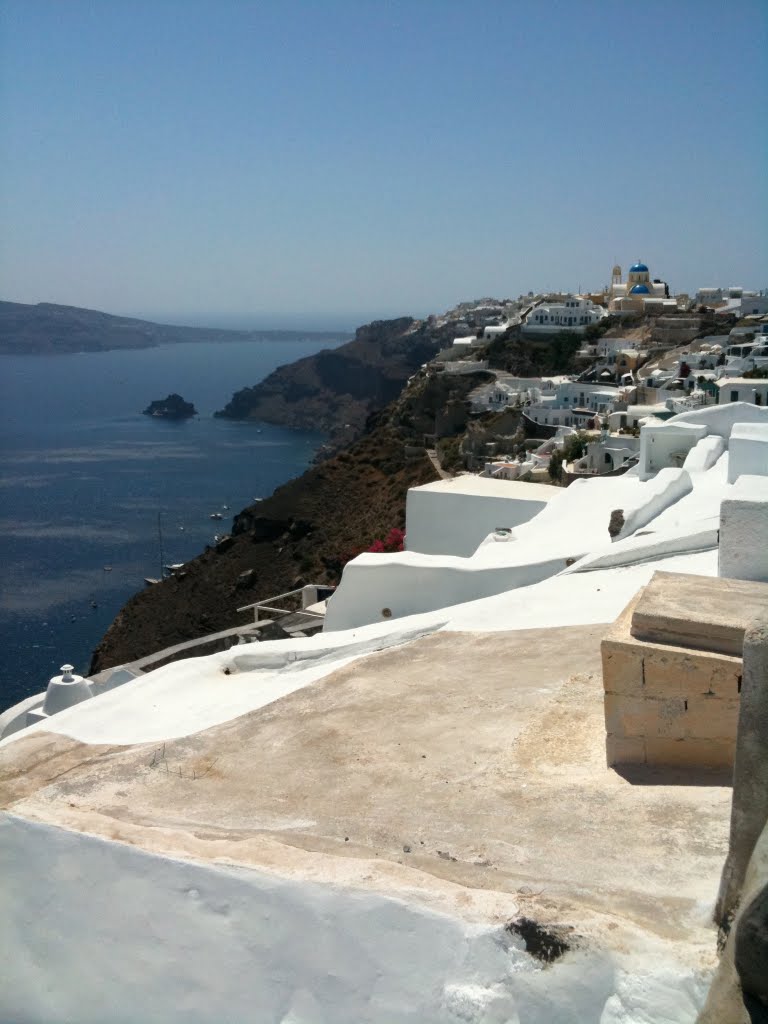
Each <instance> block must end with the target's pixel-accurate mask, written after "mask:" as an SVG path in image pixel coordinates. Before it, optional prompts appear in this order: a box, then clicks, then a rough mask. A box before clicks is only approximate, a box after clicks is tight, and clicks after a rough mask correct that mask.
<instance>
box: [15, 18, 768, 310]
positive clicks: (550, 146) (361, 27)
mask: <svg viewBox="0 0 768 1024" xmlns="http://www.w3.org/2000/svg"><path fill="white" fill-rule="evenodd" d="M0 12H1V13H0V47H1V52H0V65H1V67H2V71H1V72H0V74H1V75H2V80H1V81H0V85H1V92H0V160H1V161H2V163H1V166H0V191H1V193H2V205H1V207H0V217H1V218H2V229H1V230H2V263H0V291H1V292H2V296H3V297H4V298H9V299H14V300H17V301H22V302H37V301H53V302H64V303H70V304H73V305H82V306H92V307H97V308H101V309H105V310H108V311H111V312H123V313H133V312H136V313H145V314H150V313H151V314H162V313H173V314H178V313H182V312H183V313H189V314H193V313H195V312H199V311H206V312H207V311H210V312H214V313H218V312H221V313H225V312H230V313H231V312H241V311H256V312H258V311H284V312H307V311H319V312H323V311H325V312H328V311H334V312H335V311H341V312H357V311H361V312H369V311H377V312H387V311H391V312H393V313H394V312H414V313H417V314H418V313H423V312H427V311H430V310H435V311H437V310H441V309H444V308H447V307H448V306H451V305H453V304H454V303H456V302H458V301H460V300H462V299H468V298H473V297H477V296H481V295H487V294H492V295H516V294H518V293H519V292H521V291H527V290H529V289H544V288H564V289H565V288H568V289H575V288H577V287H578V286H579V285H581V286H582V287H583V288H585V289H586V288H587V287H597V286H599V285H602V284H603V283H605V282H606V281H607V280H608V278H609V274H610V268H611V266H612V264H613V263H614V261H618V262H619V263H620V264H622V266H623V267H624V268H625V269H626V268H627V266H628V265H629V264H630V263H631V262H633V261H634V260H635V259H637V258H642V259H644V260H645V261H646V262H648V263H649V264H650V267H651V271H652V272H653V273H654V275H655V276H661V277H663V278H665V279H666V280H668V281H669V282H670V284H671V285H672V287H673V288H674V289H677V290H692V289H695V288H696V287H698V286H700V285H704V284H707V285H709V284H712V285H715V284H725V285H727V284H743V285H745V286H751V287H765V286H766V285H768V258H767V253H766V237H767V231H766V228H767V227H768V216H767V215H766V214H767V210H768V176H767V174H766V171H767V168H768V160H767V159H766V150H767V146H766V129H765V124H768V106H767V104H766V99H767V97H768V87H767V72H766V68H767V67H768V62H767V61H766V49H767V46H768V3H766V0H732V2H730V3H722V2H721V0H664V2H657V0H643V2H637V3H631V2H624V3H616V2H608V0H581V2H579V0H561V2H553V0H472V2H469V0H464V2H459V0H410V2H386V0H349V2H346V0H314V2H310V0H307V2H291V0H274V2H273V0H260V2H248V0H88V2H80V0H51V2H49V0H3V2H2V5H1V6H0Z"/></svg>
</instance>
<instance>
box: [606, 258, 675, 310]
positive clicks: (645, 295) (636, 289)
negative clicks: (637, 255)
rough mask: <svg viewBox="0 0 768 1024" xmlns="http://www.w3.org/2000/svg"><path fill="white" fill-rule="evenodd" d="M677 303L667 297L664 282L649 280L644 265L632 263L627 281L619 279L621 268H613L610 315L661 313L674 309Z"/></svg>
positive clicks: (648, 271) (667, 291)
mask: <svg viewBox="0 0 768 1024" xmlns="http://www.w3.org/2000/svg"><path fill="white" fill-rule="evenodd" d="M676 308H677V303H676V302H675V300H674V299H672V298H670V296H669V288H668V286H667V285H666V283H665V282H664V281H659V280H655V281H653V280H651V272H650V270H649V269H648V267H647V266H646V264H645V263H633V264H632V266H631V267H630V268H629V273H628V274H627V280H626V281H622V279H621V267H618V266H617V267H614V268H613V274H612V275H611V290H610V296H609V301H608V309H609V310H610V311H611V312H612V313H624V312H626V313H652V312H655V313H661V312H664V311H665V310H670V309H676Z"/></svg>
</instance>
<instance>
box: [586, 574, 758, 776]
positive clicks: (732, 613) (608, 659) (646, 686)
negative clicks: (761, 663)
mask: <svg viewBox="0 0 768 1024" xmlns="http://www.w3.org/2000/svg"><path fill="white" fill-rule="evenodd" d="M760 616H762V617H763V618H765V617H768V584H763V583H751V582H744V581H741V580H728V579H718V578H714V579H713V578H709V577H699V576H684V575H681V574H678V573H665V572H657V573H655V574H654V576H653V578H652V580H651V581H650V583H649V584H648V586H647V587H645V588H644V589H643V590H641V591H640V593H639V594H638V595H637V596H636V597H635V598H634V599H633V601H632V602H631V603H630V605H629V606H628V607H627V608H626V609H625V610H624V612H622V614H621V615H620V616H619V618H618V619H617V621H616V623H615V624H614V626H613V628H612V629H611V631H610V633H609V634H608V635H607V636H606V637H605V639H604V640H603V642H602V661H603V687H604V691H605V724H606V754H607V760H608V764H609V765H643V764H644V765H650V766H658V767H695V768H720V769H722V768H730V767H732V765H733V760H734V750H735V743H736V730H737V724H738V717H739V701H740V693H741V681H742V658H741V647H742V644H743V637H744V631H745V628H746V627H747V626H748V625H749V623H750V621H752V620H753V619H754V618H757V617H760Z"/></svg>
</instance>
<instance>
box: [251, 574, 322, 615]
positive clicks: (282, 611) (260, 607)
mask: <svg viewBox="0 0 768 1024" xmlns="http://www.w3.org/2000/svg"><path fill="white" fill-rule="evenodd" d="M308 588H314V590H315V594H317V591H319V590H330V589H331V588H330V587H328V586H324V585H321V584H313V583H308V584H306V585H305V586H303V587H296V588H295V590H286V592H285V593H284V594H275V596H274V597H268V598H266V599H265V600H264V601H255V602H254V603H253V604H244V605H243V606H242V608H238V609H237V610H238V612H249V611H251V610H252V611H253V621H254V623H257V622H258V621H259V612H268V613H269V614H271V615H293V614H297V613H299V612H300V613H301V614H302V615H308V616H309V617H310V618H317V619H322V618H324V615H323V613H322V612H312V611H308V609H307V608H306V607H304V606H303V602H302V607H300V608H279V607H277V606H276V604H275V603H274V602H276V601H284V600H285V598H287V597H294V596H295V595H296V594H301V595H302V598H303V595H304V594H305V592H306V590H307V589H308ZM313 603H314V602H313Z"/></svg>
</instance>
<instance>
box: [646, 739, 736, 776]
mask: <svg viewBox="0 0 768 1024" xmlns="http://www.w3.org/2000/svg"><path fill="white" fill-rule="evenodd" d="M735 747H736V741H735V738H734V739H733V740H715V739H693V738H689V739H669V738H667V737H661V736H647V737H646V739H645V757H646V762H647V763H648V764H650V765H659V766H665V767H681V768H730V767H732V765H733V756H734V751H735Z"/></svg>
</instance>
